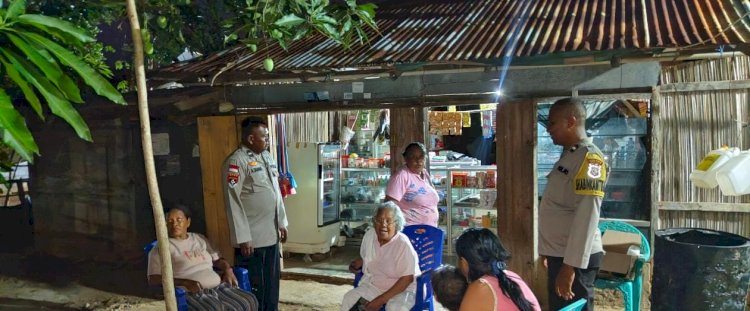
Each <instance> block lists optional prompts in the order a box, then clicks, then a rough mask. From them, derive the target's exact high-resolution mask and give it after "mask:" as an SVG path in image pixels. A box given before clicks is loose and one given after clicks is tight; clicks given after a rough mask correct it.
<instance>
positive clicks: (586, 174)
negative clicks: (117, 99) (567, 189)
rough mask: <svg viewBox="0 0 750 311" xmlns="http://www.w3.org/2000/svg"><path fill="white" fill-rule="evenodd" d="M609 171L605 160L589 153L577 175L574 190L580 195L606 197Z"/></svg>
mask: <svg viewBox="0 0 750 311" xmlns="http://www.w3.org/2000/svg"><path fill="white" fill-rule="evenodd" d="M606 181H607V170H606V167H605V164H604V160H602V158H601V157H600V156H599V155H598V154H596V153H591V152H589V153H587V154H586V157H585V158H584V159H583V163H581V168H580V169H579V170H578V174H576V177H575V182H574V183H573V190H574V191H575V193H576V194H579V195H595V196H598V197H604V186H605V184H606Z"/></svg>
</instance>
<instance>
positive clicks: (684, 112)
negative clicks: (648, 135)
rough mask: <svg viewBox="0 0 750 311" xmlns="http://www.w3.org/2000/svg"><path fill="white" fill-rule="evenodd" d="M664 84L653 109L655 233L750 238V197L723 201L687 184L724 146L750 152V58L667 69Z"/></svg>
mask: <svg viewBox="0 0 750 311" xmlns="http://www.w3.org/2000/svg"><path fill="white" fill-rule="evenodd" d="M661 81H662V82H661V83H662V85H661V87H660V91H659V94H658V95H659V96H657V97H656V98H655V100H654V103H653V105H654V106H653V108H654V110H653V111H654V114H653V120H654V134H653V135H654V138H655V142H658V143H657V144H658V145H655V146H653V147H654V155H653V156H654V157H655V158H657V159H654V171H655V172H654V175H655V177H657V176H658V178H654V182H655V183H656V185H655V188H654V193H653V197H654V200H655V201H656V204H655V208H657V210H658V223H657V225H656V226H655V227H657V228H670V227H701V228H708V229H715V230H721V231H727V232H732V233H737V234H741V235H744V236H750V195H744V196H737V197H735V196H725V195H722V194H721V192H720V190H719V189H718V187H717V188H715V189H701V188H697V187H695V186H693V184H692V183H691V182H690V180H689V175H690V172H691V171H692V169H693V168H694V167H695V165H696V164H697V163H698V162H700V161H701V159H702V158H703V157H704V156H705V155H706V153H708V152H709V151H711V150H713V149H716V148H719V147H721V146H722V145H729V146H732V147H739V148H741V149H743V150H747V149H749V148H750V132H749V131H748V126H747V122H748V113H749V112H750V83H747V82H748V81H750V58H748V57H746V56H729V57H725V58H718V59H711V60H702V61H696V62H690V63H681V64H679V65H674V66H664V67H663V69H662V75H661ZM749 174H750V173H749ZM659 175H660V176H659ZM705 203H711V204H705ZM723 207H731V209H729V208H727V209H726V210H724V209H723ZM654 216H656V215H654Z"/></svg>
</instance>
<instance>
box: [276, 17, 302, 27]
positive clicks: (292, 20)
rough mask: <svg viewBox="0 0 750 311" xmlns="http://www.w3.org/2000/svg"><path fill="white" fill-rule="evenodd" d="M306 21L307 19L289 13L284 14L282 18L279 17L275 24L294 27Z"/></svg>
mask: <svg viewBox="0 0 750 311" xmlns="http://www.w3.org/2000/svg"><path fill="white" fill-rule="evenodd" d="M304 22H305V19H303V18H301V17H299V16H297V15H294V14H288V15H284V17H282V18H279V19H278V20H277V21H276V22H274V25H276V26H279V27H294V26H297V25H299V24H302V23H304Z"/></svg>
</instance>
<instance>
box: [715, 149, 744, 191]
mask: <svg viewBox="0 0 750 311" xmlns="http://www.w3.org/2000/svg"><path fill="white" fill-rule="evenodd" d="M716 180H717V181H718V183H719V188H720V189H721V192H722V194H724V195H743V194H750V150H746V151H743V152H741V153H740V154H739V155H737V156H735V157H732V158H731V159H729V160H727V161H726V163H724V165H722V166H721V167H720V168H719V170H718V171H717V172H716Z"/></svg>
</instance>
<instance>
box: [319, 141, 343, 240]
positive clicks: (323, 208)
mask: <svg viewBox="0 0 750 311" xmlns="http://www.w3.org/2000/svg"><path fill="white" fill-rule="evenodd" d="M318 151H319V152H318V157H319V159H318V163H319V164H318V167H319V171H318V183H319V184H318V189H321V191H320V192H319V195H320V197H319V200H318V202H319V212H318V226H325V225H329V224H332V223H335V222H338V221H339V192H338V191H339V179H338V176H339V169H340V167H339V165H340V164H339V158H340V152H341V145H339V144H320V145H318Z"/></svg>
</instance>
